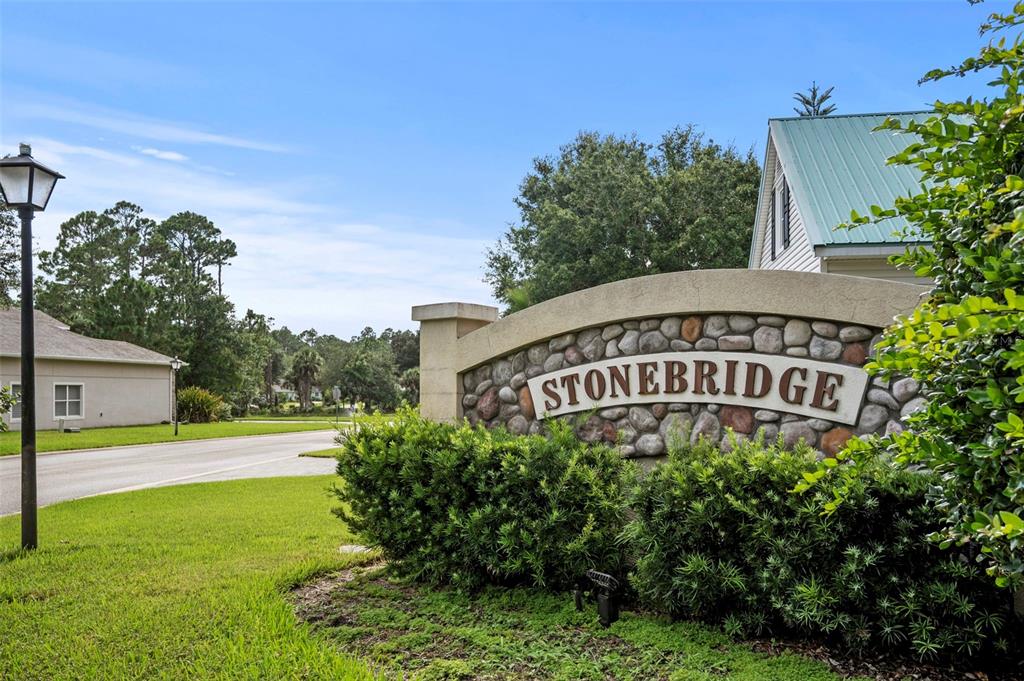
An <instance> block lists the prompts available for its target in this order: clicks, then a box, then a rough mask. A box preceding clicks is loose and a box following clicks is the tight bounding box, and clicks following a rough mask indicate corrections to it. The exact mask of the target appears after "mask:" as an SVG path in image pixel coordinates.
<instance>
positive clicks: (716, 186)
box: [485, 126, 760, 312]
mask: <svg viewBox="0 0 1024 681" xmlns="http://www.w3.org/2000/svg"><path fill="white" fill-rule="evenodd" d="M759 181H760V168H759V166H758V163H757V161H756V160H755V158H754V156H753V153H752V152H751V151H748V152H747V153H746V154H741V153H739V152H738V151H737V150H736V149H735V148H733V147H732V146H721V145H719V144H716V143H715V142H714V141H713V140H709V139H705V138H704V136H703V135H702V134H701V133H699V132H698V131H697V130H696V129H695V128H694V127H693V126H687V127H683V128H676V129H674V130H670V131H669V132H667V133H665V134H664V135H663V136H662V138H661V140H660V141H659V142H658V144H657V145H654V146H652V145H650V144H647V143H645V142H642V141H640V140H639V139H637V138H636V137H633V136H631V137H618V136H615V135H608V136H601V135H599V134H597V133H594V132H583V133H580V134H579V135H578V136H577V137H576V139H575V140H573V141H572V142H571V143H569V144H567V145H565V146H564V147H562V148H561V150H560V152H559V153H558V155H556V156H549V157H542V158H538V159H535V160H534V163H533V171H532V172H531V173H529V174H528V175H527V176H526V177H525V178H524V179H523V181H522V184H521V185H520V193H519V196H518V197H517V198H516V200H515V202H516V205H517V206H518V207H519V210H520V221H519V223H518V224H514V225H511V226H510V227H509V228H508V230H507V231H506V233H505V235H504V236H503V237H502V238H501V240H499V242H498V243H497V244H496V245H495V246H494V247H493V248H491V249H489V250H488V252H487V260H486V275H485V281H487V283H489V284H490V285H491V288H492V289H493V291H494V296H495V297H496V298H497V299H498V300H500V301H501V302H503V303H504V304H505V305H506V309H507V311H510V312H514V311H516V310H519V309H522V308H524V307H527V306H529V305H533V304H535V303H539V302H541V301H544V300H548V299H549V298H553V297H555V296H559V295H562V294H564V293H569V292H571V291H577V290H580V289H584V288H588V287H591V286H596V285H598V284H603V283H607V282H610V281H616V280H619V279H626V278H630V277H637V276H641V275H645V274H655V273H659V272H671V271H678V270H691V269H704V268H716V267H744V266H746V261H747V252H748V248H749V245H750V238H751V230H752V227H753V223H754V211H755V207H756V204H757V192H758V183H759Z"/></svg>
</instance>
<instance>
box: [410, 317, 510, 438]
mask: <svg viewBox="0 0 1024 681" xmlns="http://www.w3.org/2000/svg"><path fill="white" fill-rule="evenodd" d="M412 319H413V321H415V322H419V323H420V413H421V414H423V416H424V417H426V418H428V419H432V420H434V421H454V420H456V419H458V418H460V417H461V416H462V381H461V380H459V369H460V368H461V366H460V363H461V358H460V355H459V348H458V340H459V339H460V338H462V337H463V336H465V335H466V334H467V333H469V332H470V331H475V330H476V329H479V328H480V327H482V326H486V325H488V324H490V323H491V322H493V321H495V320H497V319H498V308H496V307H490V306H489V305H474V304H473V303H436V304H434V305H416V306H414V307H413V308H412Z"/></svg>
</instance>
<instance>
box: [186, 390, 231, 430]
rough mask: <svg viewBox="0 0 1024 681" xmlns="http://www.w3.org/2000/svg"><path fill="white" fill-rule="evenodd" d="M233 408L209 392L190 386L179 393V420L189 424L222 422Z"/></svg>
mask: <svg viewBox="0 0 1024 681" xmlns="http://www.w3.org/2000/svg"><path fill="white" fill-rule="evenodd" d="M225 412H226V413H227V414H228V415H229V416H230V414H231V407H230V405H228V404H226V403H225V402H224V400H223V399H221V398H220V396H218V395H215V394H214V393H212V392H210V391H209V390H205V389H203V388H198V387H196V386H189V387H188V388H182V389H181V390H179V391H178V420H180V421H188V422H189V423H211V422H213V421H220V420H221V418H222V417H223V416H224V414H225Z"/></svg>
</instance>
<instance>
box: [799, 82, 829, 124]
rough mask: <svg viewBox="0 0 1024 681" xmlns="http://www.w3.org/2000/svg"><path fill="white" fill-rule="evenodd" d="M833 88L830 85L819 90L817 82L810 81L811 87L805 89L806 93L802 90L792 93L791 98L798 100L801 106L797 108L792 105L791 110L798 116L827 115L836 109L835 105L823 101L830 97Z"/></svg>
mask: <svg viewBox="0 0 1024 681" xmlns="http://www.w3.org/2000/svg"><path fill="white" fill-rule="evenodd" d="M835 89H836V88H835V86H832V87H830V88H829V89H827V90H824V91H822V92H819V91H818V84H817V83H816V82H814V81H811V87H810V89H808V90H807V93H806V94H805V93H803V92H794V93H793V99H795V100H796V101H797V102H799V103H800V107H801V108H799V109H798V108H796V107H793V111H795V112H796V113H797V114H798V115H800V116H828V115H829V114H830V113H832V112H834V111H835V110H836V105H835V104H828V105H826V104H825V102H827V101H828V100H830V99H832V91H833V90H835Z"/></svg>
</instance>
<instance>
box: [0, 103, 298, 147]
mask: <svg viewBox="0 0 1024 681" xmlns="http://www.w3.org/2000/svg"><path fill="white" fill-rule="evenodd" d="M15 94H16V95H17V96H14V95H15ZM5 99H6V100H7V106H5V107H4V117H5V118H6V119H9V120H16V119H22V120H25V119H27V120H31V121H33V122H34V123H35V124H36V125H38V121H40V120H49V121H58V122H61V123H70V124H73V125H80V126H84V127H87V128H92V129H95V130H103V131H105V132H111V133H117V134H119V135H127V136H129V137H135V138H139V139H146V140H153V141H157V142H170V143H180V144H209V145H216V146H222V147H233V148H237V149H252V150H256V151H268V152H286V151H289V149H288V147H287V146H285V145H282V144H274V143H269V142H262V141H259V140H252V139H246V138H244V137H236V136H233V135H226V134H221V133H216V132H208V131H205V130H201V129H198V128H196V127H192V126H189V125H187V124H183V123H176V122H171V121H163V120H159V119H155V118H147V117H143V116H138V115H135V114H131V113H126V112H123V111H116V110H113V109H106V108H100V107H94V106H90V105H87V104H84V103H82V102H77V101H74V100H67V99H63V98H62V99H60V100H53V98H50V97H46V96H42V95H39V94H38V93H31V92H27V93H13V94H12V93H11V92H9V91H7V92H5ZM46 100H49V101H46Z"/></svg>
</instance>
